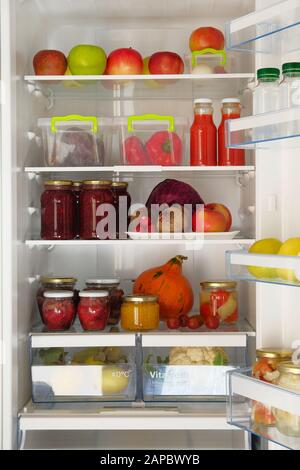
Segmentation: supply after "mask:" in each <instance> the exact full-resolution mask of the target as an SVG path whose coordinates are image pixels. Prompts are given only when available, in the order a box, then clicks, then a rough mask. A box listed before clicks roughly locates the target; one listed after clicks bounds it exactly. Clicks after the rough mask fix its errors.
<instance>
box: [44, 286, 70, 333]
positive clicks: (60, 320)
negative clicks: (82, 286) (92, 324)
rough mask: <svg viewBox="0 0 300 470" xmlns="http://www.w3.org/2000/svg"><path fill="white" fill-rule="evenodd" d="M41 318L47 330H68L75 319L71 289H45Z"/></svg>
mask: <svg viewBox="0 0 300 470" xmlns="http://www.w3.org/2000/svg"><path fill="white" fill-rule="evenodd" d="M44 297H45V301H44V303H43V309H42V319H43V322H44V325H45V326H46V328H47V329H48V330H51V331H52V330H53V331H54V330H55V331H65V330H69V329H70V328H71V326H72V324H73V322H74V320H75V315H76V308H75V303H74V293H73V292H71V291H46V292H45V293H44Z"/></svg>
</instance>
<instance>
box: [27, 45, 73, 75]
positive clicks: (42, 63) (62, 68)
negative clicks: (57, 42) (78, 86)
mask: <svg viewBox="0 0 300 470" xmlns="http://www.w3.org/2000/svg"><path fill="white" fill-rule="evenodd" d="M67 67H68V62H67V58H66V56H65V54H64V53H63V52H61V51H56V50H51V49H49V50H43V51H39V52H37V54H35V56H34V58H33V68H34V72H35V74H36V75H64V74H65V73H66V70H67Z"/></svg>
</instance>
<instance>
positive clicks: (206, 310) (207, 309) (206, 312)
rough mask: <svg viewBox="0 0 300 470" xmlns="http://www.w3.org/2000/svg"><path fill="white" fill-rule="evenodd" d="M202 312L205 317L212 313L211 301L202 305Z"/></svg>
mask: <svg viewBox="0 0 300 470" xmlns="http://www.w3.org/2000/svg"><path fill="white" fill-rule="evenodd" d="M200 313H201V315H202V317H203V318H204V319H205V318H207V317H208V316H210V315H212V310H211V306H210V304H209V303H205V304H202V305H201V307H200Z"/></svg>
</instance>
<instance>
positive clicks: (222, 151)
mask: <svg viewBox="0 0 300 470" xmlns="http://www.w3.org/2000/svg"><path fill="white" fill-rule="evenodd" d="M241 109H242V108H241V101H240V100H239V99H238V98H225V99H224V100H223V101H222V122H221V124H220V126H219V129H218V164H219V166H244V165H245V151H244V150H241V149H235V148H228V147H227V139H226V121H227V120H228V119H238V118H240V117H241Z"/></svg>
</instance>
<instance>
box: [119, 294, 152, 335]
mask: <svg viewBox="0 0 300 470" xmlns="http://www.w3.org/2000/svg"><path fill="white" fill-rule="evenodd" d="M121 326H122V328H123V329H124V330H129V331H151V330H157V329H158V327H159V305H158V298H157V297H155V296H152V295H128V296H126V297H124V301H123V304H122V307H121Z"/></svg>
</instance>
